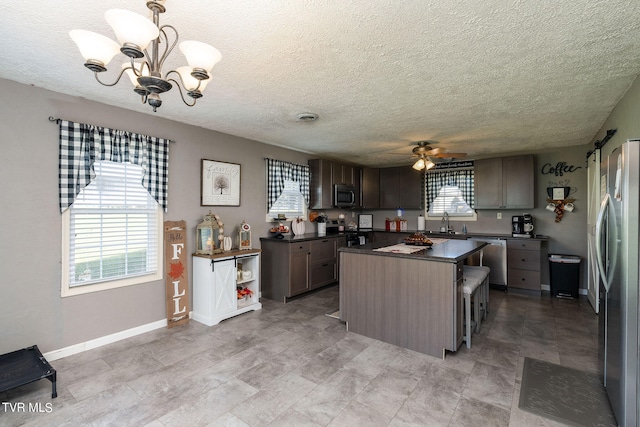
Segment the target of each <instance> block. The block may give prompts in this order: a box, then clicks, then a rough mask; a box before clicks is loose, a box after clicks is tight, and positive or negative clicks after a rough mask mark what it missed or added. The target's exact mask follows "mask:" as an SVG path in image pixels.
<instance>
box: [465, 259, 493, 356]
mask: <svg viewBox="0 0 640 427" xmlns="http://www.w3.org/2000/svg"><path fill="white" fill-rule="evenodd" d="M489 271H490V270H489V268H488V267H482V266H481V267H476V266H466V265H465V266H464V269H463V273H462V275H463V277H464V285H463V288H462V293H463V295H464V311H465V335H464V341H465V342H466V344H467V348H471V335H472V333H475V332H480V323H481V321H482V318H485V319H486V312H487V300H486V299H485V298H486V297H487V294H488V286H489V279H488V278H489ZM472 303H473V317H472V316H471V305H472ZM481 312H482V315H481V314H480V313H481ZM474 323H475V325H473V324H474ZM472 327H473V331H472Z"/></svg>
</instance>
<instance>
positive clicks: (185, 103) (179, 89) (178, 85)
mask: <svg viewBox="0 0 640 427" xmlns="http://www.w3.org/2000/svg"><path fill="white" fill-rule="evenodd" d="M169 73H176V74H178V72H177V71H173V70H171V71H169ZM169 73H167V74H169ZM178 76H180V74H178ZM167 81H170V82H174V83H175V84H176V86H177V87H178V92H180V98H182V102H184V105H186V106H187V107H193V106H194V105H196V101H197V99H195V98H193V104H189V103H188V102H187V100H186V99H185V98H184V95H183V94H182V84H181V83H182V79H180V82H178V81H177V80H176V79H167Z"/></svg>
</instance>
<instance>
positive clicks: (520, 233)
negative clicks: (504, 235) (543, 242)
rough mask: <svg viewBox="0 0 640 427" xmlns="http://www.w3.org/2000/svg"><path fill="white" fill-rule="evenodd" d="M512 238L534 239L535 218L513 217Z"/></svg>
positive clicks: (526, 216)
mask: <svg viewBox="0 0 640 427" xmlns="http://www.w3.org/2000/svg"><path fill="white" fill-rule="evenodd" d="M511 237H524V238H531V237H533V217H532V216H531V215H530V214H522V215H514V216H512V217H511Z"/></svg>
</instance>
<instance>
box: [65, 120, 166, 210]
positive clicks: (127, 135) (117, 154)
mask: <svg viewBox="0 0 640 427" xmlns="http://www.w3.org/2000/svg"><path fill="white" fill-rule="evenodd" d="M169 142H171V141H169V140H168V139H162V138H157V137H153V136H147V135H140V134H136V133H132V132H126V131H122V130H114V129H108V128H104V127H100V126H93V125H87V124H83V123H74V122H70V121H67V120H60V157H59V169H58V175H59V189H60V191H59V192H60V212H64V211H65V210H66V209H67V208H68V207H69V206H71V205H72V204H73V202H74V200H75V198H76V196H77V195H78V194H79V193H80V191H81V190H82V189H83V188H84V187H86V186H87V185H89V184H90V183H91V180H93V179H94V178H95V176H96V174H95V171H94V170H93V164H94V162H95V161H97V160H109V161H112V162H117V163H124V162H128V163H133V164H136V165H139V166H141V167H142V170H143V173H144V175H143V178H142V186H143V187H144V188H146V189H147V191H149V194H151V196H152V197H153V198H154V199H155V200H156V201H157V202H158V204H160V205H161V206H162V208H163V209H164V210H165V212H166V211H167V189H168V182H169V181H168V177H169Z"/></svg>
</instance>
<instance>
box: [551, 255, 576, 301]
mask: <svg viewBox="0 0 640 427" xmlns="http://www.w3.org/2000/svg"><path fill="white" fill-rule="evenodd" d="M549 277H550V280H551V295H553V296H556V297H566V298H578V287H579V285H580V257H579V256H577V255H560V254H549Z"/></svg>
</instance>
